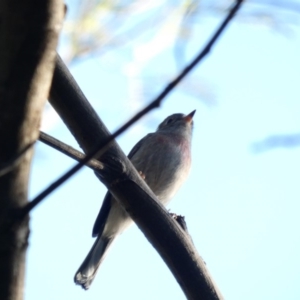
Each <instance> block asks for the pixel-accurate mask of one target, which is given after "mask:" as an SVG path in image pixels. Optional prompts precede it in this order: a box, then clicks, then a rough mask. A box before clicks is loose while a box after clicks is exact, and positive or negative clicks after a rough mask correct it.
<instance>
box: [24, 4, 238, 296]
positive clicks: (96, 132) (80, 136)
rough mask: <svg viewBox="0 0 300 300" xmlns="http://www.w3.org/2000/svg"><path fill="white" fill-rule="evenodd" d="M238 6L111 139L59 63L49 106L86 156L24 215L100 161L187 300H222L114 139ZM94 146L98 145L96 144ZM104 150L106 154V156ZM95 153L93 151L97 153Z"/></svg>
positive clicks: (188, 243) (189, 244) (155, 103)
mask: <svg viewBox="0 0 300 300" xmlns="http://www.w3.org/2000/svg"><path fill="white" fill-rule="evenodd" d="M241 3H242V1H237V3H236V5H235V6H234V7H233V9H232V10H231V11H230V13H229V14H228V16H227V17H226V19H225V20H224V22H223V23H222V24H221V26H220V28H219V29H218V30H217V32H216V34H215V35H214V36H213V37H212V39H211V40H210V42H209V43H208V44H207V46H206V47H205V48H204V50H203V51H202V52H201V53H200V54H199V55H198V56H197V57H196V58H195V60H193V62H192V63H191V64H190V65H189V66H187V67H186V68H185V69H184V70H183V72H182V73H181V74H180V75H179V76H178V77H177V78H176V79H175V80H174V81H172V82H171V83H170V84H169V85H168V86H167V87H166V89H165V90H164V91H163V92H162V93H161V94H160V95H159V96H158V97H157V98H156V99H155V100H154V101H153V102H152V103H151V104H150V105H149V106H147V107H146V108H145V109H144V110H142V111H141V112H140V113H138V114H137V115H136V116H134V117H133V118H132V119H131V120H130V121H128V122H127V123H126V124H125V125H124V126H122V127H121V128H120V129H119V130H117V131H116V132H115V133H114V134H113V135H110V134H109V132H108V130H107V128H106V127H105V126H104V124H103V123H102V122H101V120H100V119H99V118H98V116H97V114H96V112H95V111H94V110H93V108H92V107H91V106H90V104H89V103H88V101H87V99H86V98H85V96H84V95H83V93H82V91H81V90H80V88H79V87H78V85H77V84H76V82H75V80H74V78H73V77H72V76H71V74H70V73H69V71H68V69H67V68H66V67H65V66H64V64H63V62H62V61H61V60H60V59H59V58H58V59H57V65H56V69H55V72H54V78H53V83H52V88H51V92H50V103H51V104H52V105H53V107H54V108H55V109H56V111H57V112H58V113H59V115H60V116H61V118H62V119H63V120H64V122H65V123H66V125H67V126H68V128H69V129H70V131H71V132H72V134H73V135H74V136H75V138H76V140H77V141H78V143H79V144H80V146H81V147H82V148H83V150H84V152H85V153H87V157H86V160H84V161H82V162H81V163H80V164H78V165H76V166H75V167H74V168H73V169H71V170H70V171H69V172H68V173H67V174H65V175H64V176H63V177H62V178H61V179H60V180H61V181H60V182H59V181H57V182H55V183H54V184H53V185H52V186H51V187H49V188H48V189H47V190H46V191H44V192H43V193H42V194H41V195H39V196H38V197H36V198H35V200H33V201H32V203H30V204H29V205H27V207H26V208H25V210H24V211H23V213H28V212H29V211H30V210H31V209H32V208H33V207H35V206H36V205H37V204H38V203H39V202H40V201H42V199H43V198H44V197H46V196H47V195H48V194H50V193H51V192H52V191H53V190H54V188H55V187H56V186H58V185H59V184H61V183H63V182H64V181H65V180H67V179H68V178H69V177H70V176H72V175H73V174H74V172H76V171H77V170H78V169H80V168H81V166H83V165H84V163H85V162H86V161H87V160H88V159H90V158H91V157H93V156H95V157H99V155H100V153H99V149H100V148H102V151H101V154H102V153H103V154H102V155H101V162H103V164H104V165H105V168H104V169H103V171H101V172H97V173H96V175H97V177H98V178H99V179H100V180H101V181H102V182H103V183H104V184H105V185H106V186H107V188H108V189H109V190H110V192H111V193H112V194H113V196H114V197H115V198H116V199H117V200H118V201H119V202H120V204H121V205H122V206H123V207H124V209H125V210H126V211H127V212H128V213H129V215H130V216H131V217H132V219H133V220H134V221H135V223H136V224H137V225H138V227H139V228H140V229H141V230H142V231H143V232H144V234H145V236H146V237H147V238H148V240H149V241H150V243H151V244H152V245H153V246H154V247H155V248H156V249H157V251H158V252H159V254H160V255H161V257H162V258H163V260H164V261H165V262H166V264H167V265H168V267H169V268H170V270H171V271H172V273H173V274H174V276H175V277H176V279H177V281H178V283H179V284H180V286H181V288H182V290H183V291H184V293H185V295H186V296H187V298H188V299H197V300H201V299H205V300H207V299H223V298H222V295H221V293H220V292H219V291H218V288H217V286H216V285H215V284H214V282H213V280H212V278H211V276H210V275H209V272H208V270H207V269H206V266H205V264H204V262H203V261H202V259H201V257H200V256H199V254H198V253H197V250H196V249H195V247H194V246H193V244H192V242H191V241H190V239H189V238H188V237H187V236H186V234H185V233H184V231H183V230H182V229H181V228H180V226H178V224H177V223H176V222H175V221H174V220H173V219H172V218H171V217H170V216H169V214H168V212H167V211H166V209H165V208H164V207H163V206H162V205H161V204H160V203H159V202H158V201H155V200H153V199H156V197H155V195H154V194H153V193H152V191H151V190H150V189H149V188H148V186H147V185H146V184H145V182H144V181H143V180H142V179H141V177H140V175H139V174H138V173H137V171H136V170H135V169H134V167H133V166H132V164H131V163H130V161H129V160H128V159H127V157H126V155H125V154H124V153H123V152H122V151H121V149H120V148H119V146H118V145H117V144H116V143H115V142H114V141H113V139H114V138H115V137H116V136H117V135H118V134H120V133H121V132H123V131H124V130H126V129H127V128H128V127H129V126H130V125H132V124H133V123H134V122H135V121H137V120H138V119H139V118H141V117H142V116H143V115H144V114H146V113H147V112H149V111H150V110H151V109H153V108H155V107H157V106H159V104H160V102H161V101H162V99H164V97H165V96H166V95H167V94H168V93H169V92H170V91H171V90H172V89H173V88H174V87H175V85H176V84H178V82H179V81H180V80H181V79H183V78H184V77H185V76H186V75H187V74H188V73H189V72H190V71H191V70H192V68H193V67H194V66H195V65H196V64H197V63H198V62H199V61H200V60H201V59H203V57H205V55H206V54H208V53H209V51H210V49H211V47H212V45H213V44H214V43H215V42H216V40H217V38H218V37H219V35H220V34H221V32H222V31H223V30H224V28H225V27H226V25H227V24H228V22H229V21H230V19H231V18H232V16H233V15H234V13H235V12H236V11H237V9H238V8H239V6H240V4H241ZM95 141H97V144H95ZM103 147H105V150H106V152H105V153H104V152H103V151H104V150H103ZM95 148H96V150H95Z"/></svg>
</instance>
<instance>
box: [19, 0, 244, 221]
mask: <svg viewBox="0 0 300 300" xmlns="http://www.w3.org/2000/svg"><path fill="white" fill-rule="evenodd" d="M242 2H243V0H237V1H236V3H235V4H234V6H233V7H232V9H231V10H230V11H229V13H228V15H227V17H226V18H225V19H224V21H223V22H222V23H221V25H220V26H219V28H218V29H217V31H216V32H215V34H214V35H213V36H212V37H211V39H210V40H209V42H208V43H207V45H206V46H205V47H204V49H203V50H202V51H201V52H200V53H199V54H198V55H197V56H196V57H195V58H194V59H193V60H192V62H191V63H190V64H189V65H187V66H186V67H185V68H184V70H183V71H182V72H181V73H180V74H179V75H178V76H177V77H176V78H175V79H174V80H173V81H171V82H170V83H169V84H168V85H167V86H166V88H165V89H164V90H163V91H162V92H161V93H160V94H159V95H158V97H157V98H156V99H154V100H153V101H152V102H151V103H150V104H149V105H148V106H146V107H145V108H144V109H142V110H141V111H140V112H138V113H137V114H136V115H135V116H134V117H132V118H131V119H130V120H129V121H128V122H126V123H125V124H124V125H123V126H121V127H120V128H119V129H118V130H117V131H115V133H114V134H112V135H111V136H110V137H108V138H107V139H105V140H104V141H103V142H102V143H101V144H100V145H99V146H98V147H97V149H95V150H94V151H92V152H91V153H90V154H89V155H87V156H86V157H85V158H84V159H83V160H82V161H81V162H79V163H78V164H77V165H75V166H74V167H72V168H71V169H70V170H69V171H67V172H66V173H65V174H64V175H62V176H61V177H60V178H58V179H57V180H56V181H54V182H53V183H52V184H50V185H49V186H48V187H47V188H46V189H45V190H44V191H43V192H41V193H40V194H39V195H37V196H36V197H35V198H34V199H33V200H32V201H31V202H29V203H28V204H27V205H26V206H25V207H24V208H23V209H22V211H21V213H20V217H21V218H22V217H24V216H26V215H27V214H28V213H29V211H30V210H32V209H33V208H34V207H35V206H37V205H38V204H39V203H40V202H41V201H42V200H43V199H44V198H45V197H47V196H48V195H49V194H51V193H52V192H53V191H54V190H55V189H56V188H58V187H59V186H60V185H62V184H63V183H64V182H66V181H67V180H68V179H69V178H70V177H71V176H73V175H74V174H75V173H76V172H77V171H79V170H80V169H81V168H82V167H83V166H84V165H85V164H86V163H87V162H88V161H89V160H91V159H92V158H93V157H95V156H97V157H100V156H101V155H102V154H103V153H104V152H105V150H106V149H107V147H108V146H109V144H110V142H111V141H113V140H114V139H115V138H116V137H117V136H119V135H120V134H121V133H123V132H124V131H125V130H127V129H128V128H129V127H130V126H131V125H132V124H134V123H135V122H136V121H137V120H139V119H140V118H141V117H142V116H144V115H145V114H147V113H148V112H149V111H151V110H152V109H154V108H156V107H159V105H160V103H161V101H162V100H163V99H164V98H165V97H166V96H167V95H168V94H169V93H170V92H171V91H172V90H173V89H174V87H175V86H176V85H177V84H178V83H179V82H180V81H181V80H182V79H183V78H184V77H185V76H186V75H187V74H188V73H189V72H190V71H191V70H192V69H193V68H194V67H195V66H196V65H197V64H198V63H199V62H200V61H201V60H202V59H203V58H204V57H205V56H206V55H207V54H208V53H209V52H210V50H211V48H212V46H213V45H214V44H215V43H216V41H217V39H218V38H219V37H220V35H221V33H222V32H223V31H224V29H225V28H226V26H227V25H228V23H229V22H230V20H231V19H232V18H233V16H234V15H235V13H236V12H237V11H238V9H239V8H240V6H241V4H242Z"/></svg>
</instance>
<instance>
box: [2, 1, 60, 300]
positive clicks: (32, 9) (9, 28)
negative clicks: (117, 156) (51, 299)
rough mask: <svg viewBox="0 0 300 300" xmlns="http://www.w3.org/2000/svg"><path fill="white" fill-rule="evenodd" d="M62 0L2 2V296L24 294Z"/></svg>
mask: <svg viewBox="0 0 300 300" xmlns="http://www.w3.org/2000/svg"><path fill="white" fill-rule="evenodd" d="M62 18H63V4H62V2H61V0H47V1H45V0H44V1H40V0H2V1H1V2H0V20H1V22H0V36H1V39H0V299H1V300H20V299H23V286H24V272H25V256H26V249H27V243H28V234H29V224H28V220H29V218H28V217H27V218H26V219H23V220H18V217H17V212H18V209H19V208H20V207H22V206H24V205H25V204H26V203H27V190H28V176H29V170H30V161H31V157H32V152H33V150H32V145H33V143H34V142H35V140H36V139H37V137H38V130H39V123H40V118H41V113H42V109H43V106H44V102H45V101H46V99H47V96H48V92H49V87H50V83H51V78H52V74H53V67H54V58H55V55H56V52H55V48H56V44H57V37H58V32H59V29H60V26H61V21H62Z"/></svg>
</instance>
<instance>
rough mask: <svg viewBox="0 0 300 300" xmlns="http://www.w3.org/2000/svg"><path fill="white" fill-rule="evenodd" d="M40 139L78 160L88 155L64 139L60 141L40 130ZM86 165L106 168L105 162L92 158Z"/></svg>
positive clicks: (99, 169)
mask: <svg viewBox="0 0 300 300" xmlns="http://www.w3.org/2000/svg"><path fill="white" fill-rule="evenodd" d="M39 141H41V142H42V143H44V144H46V145H48V146H50V147H52V148H54V149H56V150H58V151H60V152H61V153H63V154H65V155H67V156H69V157H71V158H73V159H75V160H77V161H82V160H83V159H84V158H85V157H86V155H85V154H83V153H82V152H80V151H78V150H76V149H74V148H73V147H71V146H69V145H67V144H65V143H63V142H62V141H59V140H58V139H56V138H54V137H52V136H51V135H49V134H47V133H45V132H43V131H40V137H39ZM86 166H87V167H89V168H91V169H92V170H94V171H101V170H103V169H104V166H103V164H102V163H101V162H100V161H98V160H96V159H91V160H90V161H88V162H87V163H86Z"/></svg>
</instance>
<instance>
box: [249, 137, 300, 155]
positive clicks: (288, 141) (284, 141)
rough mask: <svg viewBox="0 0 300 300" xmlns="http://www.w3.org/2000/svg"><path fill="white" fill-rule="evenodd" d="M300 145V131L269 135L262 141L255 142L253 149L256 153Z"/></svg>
mask: <svg viewBox="0 0 300 300" xmlns="http://www.w3.org/2000/svg"><path fill="white" fill-rule="evenodd" d="M292 147H300V133H296V134H283V135H273V136H269V137H267V138H265V139H263V140H262V141H259V142H256V143H253V144H252V146H251V149H252V151H253V152H254V153H261V152H264V151H268V150H272V149H274V148H292Z"/></svg>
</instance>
